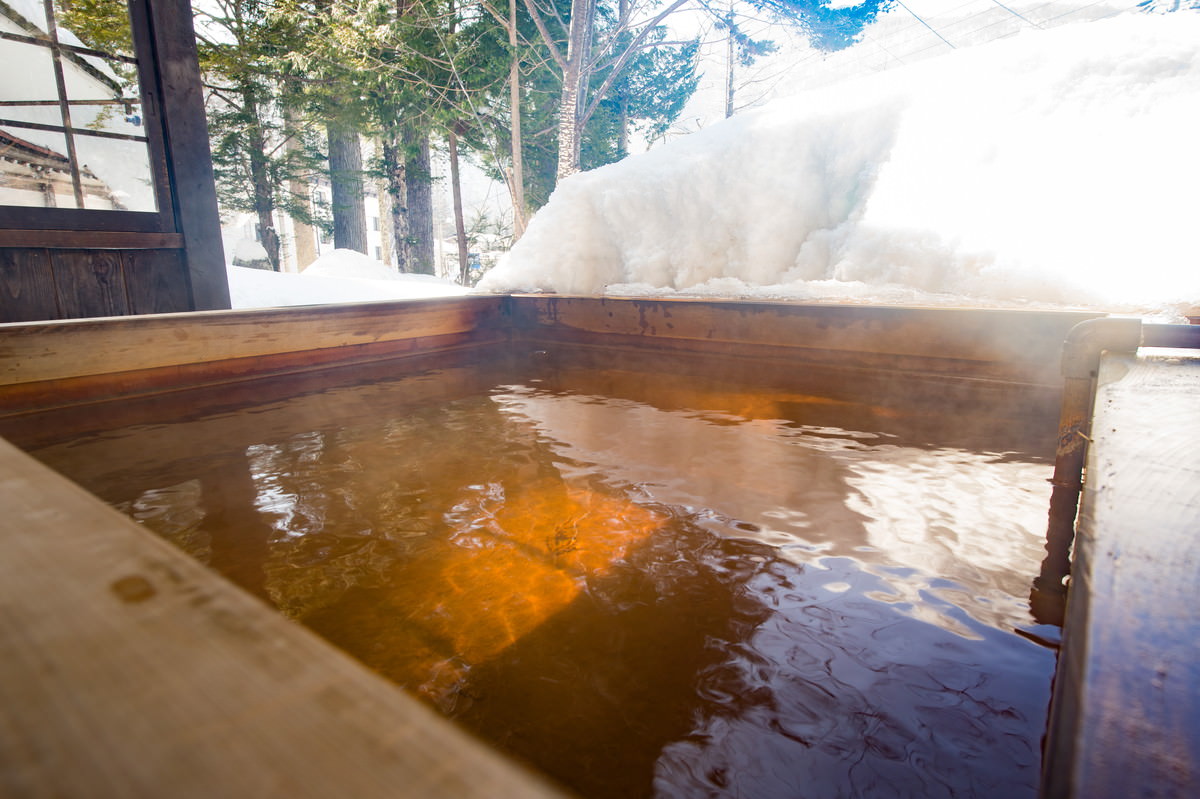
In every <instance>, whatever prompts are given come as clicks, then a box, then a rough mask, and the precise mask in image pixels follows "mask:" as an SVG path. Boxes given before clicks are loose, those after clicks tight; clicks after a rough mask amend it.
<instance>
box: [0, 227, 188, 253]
mask: <svg viewBox="0 0 1200 799" xmlns="http://www.w3.org/2000/svg"><path fill="white" fill-rule="evenodd" d="M0 247H45V248H49V249H71V250H118V249H119V250H157V249H180V248H182V247H183V236H181V235H179V234H178V233H137V232H126V231H111V230H0Z"/></svg>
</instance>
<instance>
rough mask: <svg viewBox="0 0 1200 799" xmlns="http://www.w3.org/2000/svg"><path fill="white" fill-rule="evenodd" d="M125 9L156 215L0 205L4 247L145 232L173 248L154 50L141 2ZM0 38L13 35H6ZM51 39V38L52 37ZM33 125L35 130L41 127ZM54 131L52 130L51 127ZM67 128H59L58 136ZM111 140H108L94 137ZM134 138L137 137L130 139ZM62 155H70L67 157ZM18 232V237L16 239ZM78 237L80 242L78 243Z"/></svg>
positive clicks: (57, 47)
mask: <svg viewBox="0 0 1200 799" xmlns="http://www.w3.org/2000/svg"><path fill="white" fill-rule="evenodd" d="M126 6H127V8H128V10H129V23H130V32H131V35H132V39H133V48H134V54H135V56H134V63H135V65H136V67H137V77H138V89H139V92H140V95H141V110H142V116H143V127H144V129H145V137H144V138H145V144H146V151H147V157H148V161H149V167H150V175H151V178H152V180H153V190H154V196H155V200H156V202H157V205H158V210H156V211H125V210H108V209H92V208H46V207H38V206H19V205H0V231H2V235H0V240H2V241H3V244H5V245H9V246H12V245H19V244H21V243H23V242H27V243H28V244H29V245H30V246H39V245H40V244H42V243H43V242H44V241H45V240H46V239H47V236H48V235H49V236H50V237H51V238H54V237H53V234H54V232H56V231H62V232H67V231H71V232H77V233H79V234H85V233H89V232H96V233H116V232H121V233H147V234H175V235H168V236H166V237H165V238H162V243H163V244H164V245H166V246H179V244H180V242H177V241H176V238H177V237H178V233H179V226H178V221H177V218H176V214H175V197H174V193H173V192H172V190H171V180H170V173H169V170H168V165H167V156H166V144H165V136H164V130H163V123H162V117H161V102H160V97H161V94H162V92H161V86H160V85H159V80H158V74H157V71H156V69H155V68H154V66H155V58H154V53H155V48H154V42H153V37H152V35H151V30H150V23H151V20H150V19H149V15H148V13H147V8H146V3H145V0H127V2H126ZM4 38H6V39H12V38H13V37H10V36H6V37H4ZM55 38H56V37H55ZM29 39H30V40H32V43H35V44H36V45H37V46H42V47H46V48H47V49H48V50H49V51H50V53H51V56H52V57H53V58H59V57H60V52H61V51H67V52H75V53H79V54H86V55H93V56H97V57H101V58H105V59H108V60H114V61H125V62H126V63H129V62H128V60H126V59H125V58H122V57H120V56H114V55H113V54H110V53H103V52H101V51H97V50H91V49H89V48H85V47H78V46H76V45H69V44H60V43H57V42H56V41H54V40H51V41H45V40H42V41H38V40H37V37H29ZM59 92H60V97H59V98H58V102H59V103H60V104H62V103H67V102H68V101H67V98H65V97H63V96H61V94H62V92H63V87H62V84H61V82H60V83H59ZM46 127H49V126H45V127H39V128H36V129H46ZM10 129H11V130H13V133H14V135H19V133H18V131H19V130H20V127H19V126H12V128H10ZM52 129H57V128H52ZM67 130H68V129H67V128H65V126H64V135H68V134H67V133H66V131H67ZM69 130H70V135H82V136H94V134H93V133H92V132H90V131H82V132H77V131H78V129H76V128H74V127H71V128H70V129H69ZM95 138H111V137H105V136H100V137H95ZM132 138H135V140H140V139H141V138H142V137H140V136H139V137H132ZM67 157H70V155H69V154H67ZM21 234H24V235H21ZM82 240H83V239H82V237H81V241H82Z"/></svg>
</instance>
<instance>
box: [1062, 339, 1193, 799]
mask: <svg viewBox="0 0 1200 799" xmlns="http://www.w3.org/2000/svg"><path fill="white" fill-rule="evenodd" d="M1147 352H1153V351H1143V355H1142V357H1134V356H1132V355H1112V354H1106V355H1105V356H1104V357H1103V359H1102V362H1101V367H1100V373H1099V384H1098V388H1097V391H1096V404H1095V414H1094V418H1093V423H1092V429H1091V439H1092V443H1091V445H1090V448H1089V453H1088V463H1087V481H1086V485H1085V488H1084V496H1083V502H1082V504H1081V509H1080V516H1079V523H1078V532H1077V536H1076V545H1075V564H1074V566H1073V567H1072V576H1071V594H1070V599H1069V603H1068V618H1067V626H1066V633H1065V638H1064V648H1063V651H1062V653H1061V655H1060V661H1059V671H1058V676H1057V677H1056V681H1055V682H1056V687H1055V701H1054V708H1053V711H1052V719H1051V731H1050V748H1049V750H1048V753H1047V774H1046V781H1045V782H1046V786H1047V790H1046V791H1045V793H1046V795H1047V796H1050V797H1066V796H1071V797H1087V798H1088V799H1092V798H1093V797H1095V798H1097V799H1105V798H1106V797H1113V798H1114V799H1116V798H1117V797H1129V796H1139V797H1164V799H1165V798H1166V797H1179V796H1200V693H1198V692H1197V686H1198V685H1200V643H1198V642H1200V605H1198V604H1197V602H1196V586H1197V585H1200V357H1174V356H1167V355H1146V354H1145V353H1147Z"/></svg>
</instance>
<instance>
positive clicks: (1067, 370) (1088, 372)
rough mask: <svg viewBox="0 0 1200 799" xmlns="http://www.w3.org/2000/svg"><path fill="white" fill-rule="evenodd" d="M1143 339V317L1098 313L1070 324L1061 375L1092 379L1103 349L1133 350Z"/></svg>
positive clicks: (1064, 345)
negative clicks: (1121, 316)
mask: <svg viewBox="0 0 1200 799" xmlns="http://www.w3.org/2000/svg"><path fill="white" fill-rule="evenodd" d="M1141 343H1142V320H1141V319H1120V318H1112V317H1101V318H1099V319H1088V320H1087V321H1084V322H1080V323H1079V324H1077V325H1075V327H1073V328H1071V331H1070V332H1069V333H1067V338H1066V340H1065V341H1064V342H1063V352H1062V375H1063V377H1065V378H1068V379H1070V378H1081V379H1092V378H1094V377H1095V376H1096V370H1097V369H1099V368H1100V355H1101V353H1103V352H1105V351H1113V352H1134V351H1135V350H1137V348H1138V347H1139V346H1141Z"/></svg>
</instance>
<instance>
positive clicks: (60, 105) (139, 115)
mask: <svg viewBox="0 0 1200 799" xmlns="http://www.w3.org/2000/svg"><path fill="white" fill-rule="evenodd" d="M128 6H129V21H130V28H129V37H128V46H126V47H117V48H111V47H110V48H108V49H103V50H101V49H97V48H96V47H93V46H89V44H88V43H87V41H86V39H87V37H86V36H84V35H77V34H76V33H75V32H74V31H72V30H71V20H70V19H63V18H61V17H62V14H63V12H61V11H55V10H54V9H55V8H56V7H57V6H56V4H43V3H40V2H37V3H31V2H23V3H16V2H15V0H8V2H0V61H2V62H4V63H5V65H6V67H5V69H4V70H0V72H3V73H4V74H5V75H6V76H7V77H6V78H4V79H0V80H5V81H7V83H6V85H4V86H3V87H0V88H2V89H3V93H2V96H0V136H2V137H3V141H8V142H10V143H12V144H13V146H12V147H9V148H8V153H9V155H11V156H12V158H10V159H9V160H8V162H7V163H8V166H9V167H10V168H8V169H6V170H4V171H3V172H0V202H2V203H7V204H3V205H0V322H20V321H38V320H51V319H72V318H83V317H98V316H123V315H128V314H146V313H166V312H176V311H196V310H211V309H220V308H228V307H229V287H228V282H227V278H226V276H225V259H224V254H223V252H222V248H221V236H220V222H219V218H218V214H217V200H216V190H215V185H214V181H213V171H212V160H211V155H210V152H209V147H208V135H207V127H206V124H205V117H204V103H203V94H202V88H201V83H200V72H199V67H198V64H197V60H196V43H195V34H194V31H193V28H192V13H191V7H190V4H189V3H188V2H187V0H155V2H153V3H151V2H148V0H129V3H128ZM114 50H115V51H114ZM17 66H19V67H20V68H19V69H18V68H17ZM18 145H19V146H18ZM33 156H36V158H34V157H33ZM34 160H37V161H38V162H39V163H37V164H34V163H32V162H33V161H34ZM42 162H45V163H42ZM48 165H49V166H52V167H53V170H52V173H53V174H52V176H51V177H52V178H53V180H50V179H49V178H47V180H43V181H42V183H43V184H45V186H44V188H43V190H42V191H40V192H28V191H25V192H22V191H20V189H21V186H24V185H25V184H27V183H30V180H31V178H32V177H33V175H34V172H35V171H36V170H39V169H40V170H42V172H46V167H47V166H48ZM47 174H49V173H47ZM122 181H123V182H125V183H128V184H129V186H128V187H127V188H126V189H125V194H126V195H127V196H132V198H133V199H132V200H123V199H122V188H121V186H119V185H118V184H119V183H121V182H122ZM18 184H20V185H18ZM31 185H32V184H31ZM39 185H40V184H39ZM6 188H7V189H11V190H12V191H9V192H5V191H4V189H6ZM22 193H23V194H24V195H26V196H27V197H28V198H30V199H23V200H22V199H15V198H17V197H18V195H20V194H22ZM16 203H20V204H16Z"/></svg>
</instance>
